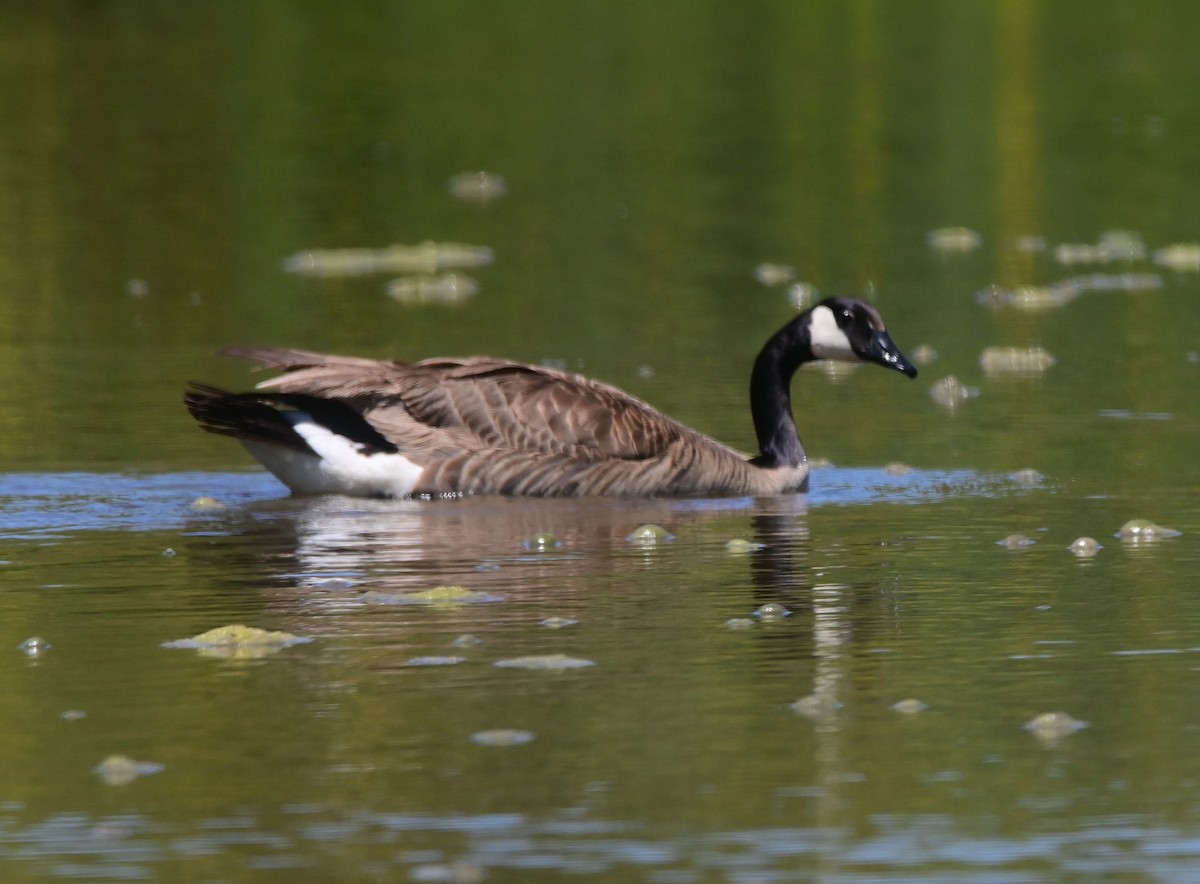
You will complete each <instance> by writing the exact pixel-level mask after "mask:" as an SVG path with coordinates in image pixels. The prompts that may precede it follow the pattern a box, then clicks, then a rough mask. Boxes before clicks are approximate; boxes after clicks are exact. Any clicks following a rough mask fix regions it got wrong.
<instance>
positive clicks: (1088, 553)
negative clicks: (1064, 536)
mask: <svg viewBox="0 0 1200 884" xmlns="http://www.w3.org/2000/svg"><path fill="white" fill-rule="evenodd" d="M1067 549H1069V550H1070V551H1071V555H1073V556H1075V557H1076V558H1080V559H1094V558H1095V557H1096V554H1097V553H1099V552H1100V550H1102V549H1104V547H1103V546H1101V545H1100V544H1099V543H1097V542H1096V539H1095V538H1094V537H1077V538H1075V540H1074V541H1072V542H1071V545H1070V546H1068V547H1067Z"/></svg>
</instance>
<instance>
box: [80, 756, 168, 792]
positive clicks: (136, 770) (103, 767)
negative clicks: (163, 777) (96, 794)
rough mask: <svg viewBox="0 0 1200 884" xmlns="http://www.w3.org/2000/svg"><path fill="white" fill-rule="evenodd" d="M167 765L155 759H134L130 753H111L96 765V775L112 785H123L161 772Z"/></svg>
mask: <svg viewBox="0 0 1200 884" xmlns="http://www.w3.org/2000/svg"><path fill="white" fill-rule="evenodd" d="M165 769H166V766H165V765H162V764H159V763H157V762H154V761H134V760H133V759H132V758H130V757H129V756H128V755H110V756H108V757H107V758H105V759H104V760H103V761H101V762H100V763H99V764H98V765H96V767H95V769H94V772H95V774H96V776H98V777H100V779H102V780H104V782H106V783H108V785H110V786H123V785H125V784H126V783H132V782H133V781H134V780H136V779H137V778H138V777H145V776H149V775H150V774H156V773H160V772H161V771H163V770H165Z"/></svg>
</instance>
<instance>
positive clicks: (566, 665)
mask: <svg viewBox="0 0 1200 884" xmlns="http://www.w3.org/2000/svg"><path fill="white" fill-rule="evenodd" d="M495 665H496V666H500V667H502V668H504V669H540V670H545V671H550V672H561V671H562V670H564V669H583V668H586V667H588V666H595V665H596V663H595V661H593V660H585V659H583V658H582V657H568V656H567V655H566V654H532V655H530V656H528V657H513V658H511V659H509V660H497V661H496V663H495Z"/></svg>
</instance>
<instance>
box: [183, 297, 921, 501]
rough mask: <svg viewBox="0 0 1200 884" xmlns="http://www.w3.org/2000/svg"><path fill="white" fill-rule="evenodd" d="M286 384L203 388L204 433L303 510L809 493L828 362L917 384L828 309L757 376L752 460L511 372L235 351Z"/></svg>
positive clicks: (850, 315)
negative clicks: (428, 502) (803, 426)
mask: <svg viewBox="0 0 1200 884" xmlns="http://www.w3.org/2000/svg"><path fill="white" fill-rule="evenodd" d="M222 353H223V354H225V355H228V356H236V357H241V358H244V359H249V360H252V361H254V362H258V363H260V364H261V365H263V366H267V367H270V368H276V369H281V370H282V371H283V374H281V375H279V376H277V377H274V378H271V379H269V380H266V381H263V382H262V383H260V384H259V385H258V387H257V392H252V393H229V392H226V391H224V390H219V389H216V388H214V387H209V386H206V385H203V384H197V383H192V384H190V385H189V386H188V389H187V392H186V393H185V395H184V404H185V405H186V406H187V409H188V411H190V412H191V413H192V416H193V417H194V418H195V419H196V420H197V421H199V423H200V426H201V427H203V428H204V429H205V430H208V431H209V432H213V433H222V434H224V435H228V436H234V437H236V438H238V439H241V440H242V442H243V444H244V445H245V446H246V448H247V449H249V451H250V453H251V454H253V455H254V456H255V457H256V458H258V459H259V460H260V461H261V462H262V463H263V465H264V466H266V468H267V469H268V470H270V471H271V472H272V473H274V474H275V475H276V476H277V477H278V478H279V479H280V480H281V481H282V482H283V483H284V484H285V485H287V486H288V487H289V488H291V489H292V491H293V492H295V493H298V494H325V493H336V494H350V495H356V496H360V497H409V496H437V497H441V496H454V495H461V494H513V495H528V496H538V497H582V496H588V495H608V496H625V497H639V496H640V497H650V496H686V495H712V496H717V495H730V494H738V495H741V494H779V493H785V492H793V491H803V490H805V489H806V488H807V484H808V463H807V460H806V458H805V454H804V447H803V446H802V445H801V444H800V437H799V435H797V433H796V424H795V421H794V419H793V418H792V407H791V393H790V384H791V379H792V375H793V374H794V373H795V371H796V369H797V368H798V367H799V366H800V365H801V364H802V363H804V362H809V361H812V360H815V359H838V360H846V361H859V362H874V363H876V364H877V365H882V366H884V367H886V368H892V369H895V370H896V371H900V372H903V373H904V374H906V375H908V376H909V377H910V378H911V377H916V374H917V369H916V367H915V366H913V365H912V363H910V362H909V361H908V360H907V359H906V358H905V357H904V355H903V354H902V353H901V352H900V350H899V349H898V348H897V347H896V345H895V344H893V343H892V339H891V337H889V335H888V333H887V330H886V328H885V327H884V324H883V319H882V318H880V316H879V313H878V312H877V311H876V310H875V308H873V307H871V306H870V305H869V304H866V303H864V302H862V301H858V300H854V299H851V298H829V299H826V300H824V301H822V302H820V303H819V304H817V305H816V306H814V307H813V308H811V309H810V310H807V311H805V312H804V313H801V314H800V315H799V316H797V317H795V318H794V319H792V320H791V321H790V322H789V323H788V324H787V325H785V326H784V327H783V328H781V329H780V330H779V331H778V332H776V333H775V334H774V335H772V337H771V339H770V340H769V341H767V343H766V344H765V345H764V346H763V348H762V350H761V351H760V352H759V354H758V358H757V359H756V360H755V361H754V370H753V372H752V373H751V375H750V411H751V413H752V415H753V417H754V429H755V431H756V432H757V434H758V445H759V453H758V454H757V455H755V456H753V457H748V456H747V455H745V454H742V453H740V452H738V451H735V450H734V449H732V448H730V447H728V446H726V445H724V444H722V443H721V442H718V441H716V440H715V439H712V438H710V437H708V436H706V435H704V434H703V433H700V432H699V431H697V430H693V429H691V428H690V427H687V426H685V425H683V424H681V423H679V422H678V421H675V420H672V419H671V418H669V417H667V416H665V415H664V414H662V413H661V412H659V411H657V410H656V409H654V408H652V407H651V406H650V405H648V404H646V403H645V402H642V401H641V400H640V399H636V398H634V397H633V396H630V395H629V394H628V393H625V392H623V391H621V390H619V389H617V388H616V387H611V386H609V385H607V384H602V383H600V382H598V381H594V380H591V379H589V378H585V377H582V376H580V375H576V374H569V373H567V372H564V371H557V370H555V369H551V368H543V367H540V366H536V365H524V364H522V363H519V362H509V361H507V360H504V359H492V358H488V357H474V358H470V359H426V360H424V361H423V362H417V363H413V364H407V363H403V362H389V361H377V360H374V359H359V358H355V357H350V356H330V355H325V354H321V353H309V352H305V351H301V350H289V349H280V348H274V347H230V348H227V349H225V350H223V351H222Z"/></svg>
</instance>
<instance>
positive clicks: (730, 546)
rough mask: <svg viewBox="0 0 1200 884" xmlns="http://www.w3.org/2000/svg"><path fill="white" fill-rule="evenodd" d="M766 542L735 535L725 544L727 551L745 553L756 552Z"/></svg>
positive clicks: (737, 553) (738, 553)
mask: <svg viewBox="0 0 1200 884" xmlns="http://www.w3.org/2000/svg"><path fill="white" fill-rule="evenodd" d="M764 546H766V544H763V543H755V542H754V541H753V540H743V539H742V538H740V537H735V538H734V539H733V540H731V541H729V542H728V543H726V544H725V551H726V552H730V553H733V554H734V555H740V554H743V553H749V552H754V551H755V550H760V549H762V548H763V547H764Z"/></svg>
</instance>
